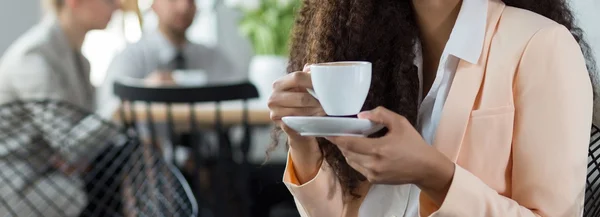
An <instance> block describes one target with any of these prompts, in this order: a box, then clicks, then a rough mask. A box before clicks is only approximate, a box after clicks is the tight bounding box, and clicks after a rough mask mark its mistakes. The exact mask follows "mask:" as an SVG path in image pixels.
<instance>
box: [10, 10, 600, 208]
mask: <svg viewBox="0 0 600 217" xmlns="http://www.w3.org/2000/svg"><path fill="white" fill-rule="evenodd" d="M299 1H300V0H195V5H194V7H197V13H196V14H195V16H194V19H193V23H192V24H191V26H190V27H189V29H187V32H186V36H187V40H189V41H190V42H192V43H196V44H200V45H202V46H204V47H206V48H208V49H210V50H211V51H213V52H219V53H221V54H222V55H223V56H224V57H226V59H228V60H229V64H228V65H229V66H230V67H231V68H230V70H231V71H235V72H237V73H239V74H238V75H236V76H237V77H239V78H240V80H247V81H250V83H251V84H253V85H254V86H255V88H256V92H257V93H258V96H257V97H252V96H248V97H242V98H244V99H246V98H253V99H252V100H250V101H249V104H250V105H249V107H247V108H246V107H245V108H246V109H244V111H247V110H248V108H249V117H250V118H249V119H250V121H249V122H248V123H249V124H248V123H246V122H244V121H239V120H238V119H240V118H239V117H245V116H242V115H241V111H242V109H239V108H241V107H239V106H238V105H237V104H235V103H233V104H232V105H229V106H225V105H224V108H223V111H224V112H225V115H224V118H223V121H224V122H223V123H228V121H229V122H231V123H229V124H230V125H231V127H227V130H228V132H227V133H226V134H228V135H229V134H232V136H231V138H232V140H233V141H238V140H242V141H244V139H246V138H248V139H249V140H250V141H248V142H247V143H248V146H249V150H248V151H247V152H248V153H247V155H248V156H247V158H248V159H245V157H243V159H245V160H237V161H236V162H238V163H239V162H240V161H242V162H246V161H247V163H248V164H249V165H250V166H248V167H244V169H243V170H242V171H248V170H249V171H251V172H249V176H250V178H248V180H251V181H249V183H250V184H248V186H247V188H249V189H250V191H251V192H252V193H251V194H250V195H247V196H246V197H239V198H243V199H240V200H249V201H251V202H248V203H247V204H249V205H248V207H250V208H248V209H241V208H240V207H239V206H238V205H239V204H238V203H236V202H231V201H229V202H231V203H229V202H228V203H226V204H224V203H223V202H214V201H213V202H210V200H207V201H208V202H206V201H204V202H206V204H211V205H201V206H200V207H199V214H200V216H217V215H216V214H214V213H215V212H214V211H211V210H213V207H214V206H223V207H225V208H226V209H233V210H235V209H237V208H240V209H241V210H245V211H243V212H247V213H242V214H239V213H238V214H232V213H235V212H230V214H229V216H299V215H298V213H297V211H296V208H295V205H294V202H293V199H292V198H291V196H290V195H289V192H287V189H286V187H285V186H284V185H283V184H282V182H281V180H282V176H283V170H284V167H285V163H286V161H285V159H286V150H285V148H284V147H280V148H279V149H277V150H275V151H274V152H272V153H271V154H270V156H269V157H270V160H269V161H267V162H266V163H265V159H266V157H267V155H266V150H267V149H268V146H269V145H270V144H271V141H272V137H271V135H270V134H271V132H272V128H273V126H272V125H271V124H270V122H269V117H268V110H267V108H266V99H267V98H268V96H269V93H270V92H271V90H270V87H271V84H272V82H273V81H274V80H275V79H276V78H279V77H281V76H282V75H284V74H285V68H286V64H287V54H288V47H287V43H288V39H289V37H288V36H289V34H290V30H291V28H292V25H293V20H294V15H295V9H297V7H298V6H299V4H300V3H299ZM153 2H154V0H124V1H123V3H122V5H123V10H117V11H116V12H115V13H114V14H113V16H112V18H111V20H110V22H109V24H108V27H107V28H106V29H102V30H92V31H90V32H89V33H88V34H87V37H86V38H85V41H84V43H83V45H82V47H81V53H82V54H83V56H85V57H86V58H87V60H89V63H90V69H89V73H90V74H89V82H90V83H91V84H92V85H93V86H94V87H97V88H100V87H101V86H103V85H104V83H105V81H106V79H107V78H108V77H109V76H108V75H109V72H110V66H111V63H112V62H113V60H114V59H115V57H117V56H118V55H119V54H120V53H122V52H123V51H124V50H125V48H126V47H128V46H129V45H132V44H136V43H138V42H140V40H142V38H143V37H144V36H145V35H146V34H148V33H152V32H155V31H156V30H157V28H158V18H157V15H156V13H155V12H154V11H153V9H152V5H153ZM571 4H572V7H573V8H574V10H575V12H576V16H577V19H578V21H579V23H580V26H581V27H582V28H583V29H584V31H585V32H586V36H587V40H588V41H589V42H590V44H591V46H592V48H593V50H594V52H595V54H596V57H600V24H599V21H600V1H597V0H571ZM42 5H43V4H42V2H41V1H40V0H0V18H1V19H0V54H2V55H4V53H5V51H6V50H7V49H8V48H9V47H10V46H11V45H12V44H13V43H14V41H15V40H16V39H17V38H18V37H19V36H21V35H22V34H24V33H25V32H26V31H27V30H28V29H30V28H32V27H33V26H34V25H36V24H37V23H39V22H40V21H41V20H42V19H43V18H44V16H45V15H46V14H47V13H48V10H47V8H45V7H43V6H42ZM598 63H599V64H600V61H598ZM599 68H600V66H599ZM232 88H239V87H238V86H235V87H232ZM240 90H242V89H240ZM166 91H168V90H166ZM242 92H244V91H242ZM182 106H183V105H181V106H180V107H177V108H175V109H174V111H173V112H174V113H175V114H174V116H175V117H176V118H177V117H180V116H182V115H179V114H177V112H179V113H181V114H183V113H185V115H186V116H185V117H184V118H181V119H189V117H188V116H189V114H187V113H186V112H187V111H188V110H185V108H181V107H182ZM236 106H237V107H236ZM161 108H162V107H161ZM152 109H153V110H152V111H153V112H154V110H159V109H160V108H155V107H152ZM203 109H204V107H202V108H199V109H197V110H198V111H200V112H205V111H208V110H210V112H212V113H210V114H213V113H215V109H208V110H203ZM140 111H145V110H143V109H142V110H140ZM159 111H160V112H164V111H165V110H164V109H163V110H159ZM167 111H169V112H171V110H170V109H169V110H167ZM183 111H185V112H183ZM160 112H157V113H160ZM161 114H162V113H161ZM167 116H169V117H170V116H171V115H170V114H169V115H167ZM208 116H210V115H208ZM161 117H163V118H165V116H164V115H163V116H161ZM231 117H235V118H231ZM228 118H229V119H228ZM165 119H166V118H165ZM192 119H194V117H193V116H192ZM192 119H190V120H192ZM217 119H218V118H217ZM230 119H231V120H230ZM233 119H235V120H233ZM211 120H212V119H211ZM240 120H241V119H240ZM0 121H3V120H0ZM167 121H168V120H167ZM167 121H163V122H167ZM192 121H196V120H192ZM144 123H145V124H148V123H147V122H144ZM169 123H170V122H169ZM220 123H221V122H216V123H215V122H214V121H212V122H210V123H208V122H202V123H201V124H205V125H211V126H212V125H214V124H220ZM134 124H135V123H134ZM138 124H139V123H138ZM150 124H152V120H151V121H150ZM159 125H160V124H159ZM175 125H177V123H175ZM240 125H243V126H241V127H240ZM246 125H248V126H250V127H248V126H246ZM163 126H164V123H163ZM218 126H220V125H218ZM244 127H248V128H250V129H249V131H247V132H249V133H250V134H251V136H250V137H244V136H241V135H242V134H243V132H245V129H243V128H244ZM229 130H231V131H229ZM142 131H143V130H142ZM207 131H210V130H207ZM217 131H218V130H217ZM145 132H146V134H152V132H153V131H152V130H150V131H148V130H146V131H145ZM204 133H205V135H206V134H210V133H206V132H204ZM183 134H184V135H183V137H181V138H184V137H185V134H186V133H183ZM217 134H219V133H217ZM219 135H220V134H219ZM219 135H217V136H216V137H219ZM140 136H141V137H142V138H144V137H147V138H149V137H152V135H145V134H144V133H140ZM178 136H180V135H178ZM206 137H207V138H211V136H206ZM242 137H243V138H242ZM228 139H229V137H228ZM228 139H226V140H228ZM184 140H185V139H182V140H177V142H173V141H170V142H173V143H174V144H173V145H174V146H177V145H178V144H179V143H181V144H183V143H185V142H184ZM213 140H214V139H213ZM219 141H220V140H219ZM229 142H230V141H228V143H229ZM0 143H1V142H0ZM175 143H177V144H175ZM188 143H189V142H188ZM213 143H214V142H213ZM216 143H218V144H221V143H222V141H220V142H216ZM233 143H235V142H233ZM241 143H242V144H246V143H244V142H241ZM183 146H185V145H183ZM234 146H235V145H234ZM241 146H243V145H241ZM188 149H189V147H188ZM242 149H243V148H242ZM192 150H195V149H193V148H192ZM171 152H172V153H179V152H177V151H176V150H175V148H171ZM242 152H244V151H243V150H242ZM1 153H2V152H0V154H1ZM182 153H183V154H181V156H189V155H190V151H189V150H188V151H187V152H186V151H183V152H182ZM165 155H169V154H165ZM244 155H245V154H244ZM173 156H174V157H173V158H175V159H172V160H173V161H185V158H186V157H178V156H179V155H177V154H173ZM179 158H182V159H179ZM166 159H168V157H166ZM176 164H177V163H176ZM185 165H186V164H185V163H179V164H178V166H179V167H181V168H185ZM208 167H210V166H208ZM195 169H196V170H195V171H198V170H201V169H202V168H195ZM211 169H214V168H209V169H208V170H209V171H211ZM182 170H184V169H182ZM208 173H210V172H208ZM233 173H235V172H233ZM193 174H196V173H195V172H191V173H190V174H186V173H185V172H184V175H186V179H187V180H188V181H189V182H190V185H191V186H192V189H194V191H195V192H194V194H196V195H197V196H198V195H202V193H199V192H198V191H203V189H204V188H208V189H211V188H212V187H211V186H210V185H209V187H206V186H205V187H204V188H203V187H198V188H196V187H195V186H196V184H195V183H194V182H195V181H197V179H196V178H197V177H191V178H190V176H194V175H193ZM201 174H206V173H201ZM224 179H228V178H224ZM214 181H215V180H213V182H212V183H213V184H214V183H215V182H214ZM216 181H217V182H219V180H218V179H217V180H216ZM0 184H1V182H0ZM204 190H205V189H204ZM0 193H1V191H0ZM213 194H220V193H213ZM0 196H1V194H0ZM0 199H1V198H0ZM198 200H199V201H200V202H202V200H203V199H198ZM215 204H216V205H215ZM236 204H238V205H236ZM1 206H3V204H2V203H0V214H2V208H1ZM221 214H222V213H221ZM221 216H227V215H221Z"/></svg>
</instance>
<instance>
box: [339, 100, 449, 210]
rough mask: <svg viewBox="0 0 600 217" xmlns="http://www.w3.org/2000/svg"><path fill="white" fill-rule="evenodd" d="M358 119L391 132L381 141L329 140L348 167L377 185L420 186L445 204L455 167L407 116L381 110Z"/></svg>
mask: <svg viewBox="0 0 600 217" xmlns="http://www.w3.org/2000/svg"><path fill="white" fill-rule="evenodd" d="M358 117H359V118H363V119H369V120H371V121H373V122H376V123H380V124H383V125H385V126H386V127H387V128H388V130H389V132H388V133H387V134H386V135H385V136H384V137H381V138H357V137H331V138H327V139H328V140H330V141H331V142H332V143H333V144H336V145H337V146H338V147H339V149H340V150H341V151H342V153H343V154H344V156H345V157H346V161H347V162H348V164H349V165H350V166H352V167H353V168H354V169H356V170H357V171H359V172H360V173H362V174H363V175H364V176H365V177H367V179H368V180H369V181H370V182H371V183H374V184H390V185H400V184H416V185H417V186H419V187H420V188H421V190H423V191H424V192H425V193H427V194H428V195H429V196H430V197H431V198H432V199H433V200H434V201H436V202H439V204H441V203H442V202H443V201H444V198H445V197H446V194H447V192H448V188H449V187H450V183H451V182H452V177H453V176H454V163H453V162H452V161H450V160H449V159H448V158H446V157H445V156H444V155H443V154H442V153H440V152H439V151H437V150H436V149H435V148H434V147H432V146H430V145H428V144H427V143H426V142H425V141H424V140H423V138H422V137H421V135H420V134H419V133H418V132H417V131H416V130H415V128H414V127H413V126H412V125H411V124H410V122H409V121H408V120H407V119H406V118H404V117H403V116H400V115H398V114H396V113H394V112H392V111H390V110H387V109H385V108H383V107H379V108H377V109H375V110H372V111H367V112H362V113H361V114H359V115H358Z"/></svg>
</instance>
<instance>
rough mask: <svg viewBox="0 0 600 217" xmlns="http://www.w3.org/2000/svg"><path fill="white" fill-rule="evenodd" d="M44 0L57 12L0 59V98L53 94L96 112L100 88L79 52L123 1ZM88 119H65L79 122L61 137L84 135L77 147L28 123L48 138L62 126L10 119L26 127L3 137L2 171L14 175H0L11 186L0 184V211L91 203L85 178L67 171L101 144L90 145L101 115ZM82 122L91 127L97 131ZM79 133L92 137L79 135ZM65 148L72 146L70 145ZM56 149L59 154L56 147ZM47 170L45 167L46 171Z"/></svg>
mask: <svg viewBox="0 0 600 217" xmlns="http://www.w3.org/2000/svg"><path fill="white" fill-rule="evenodd" d="M46 3H48V5H49V6H51V8H52V13H50V14H49V15H48V16H46V17H45V18H44V19H43V21H42V22H41V23H39V24H37V25H36V26H34V27H33V28H32V29H30V30H29V31H28V32H27V33H25V34H24V35H23V36H21V37H20V38H19V39H18V40H17V41H16V42H14V43H13V45H12V46H11V47H10V48H9V49H8V50H7V51H6V53H5V54H4V56H3V58H2V59H1V60H0V104H4V103H10V102H13V101H17V100H31V99H34V100H45V99H51V100H60V101H66V102H69V103H71V104H73V105H75V106H78V107H81V108H85V109H87V110H89V111H93V109H94V107H95V106H94V100H95V99H94V98H95V97H94V95H95V94H94V89H93V87H92V85H91V84H90V80H89V72H90V68H89V63H88V61H87V60H86V59H85V57H84V56H83V55H81V52H80V50H81V45H82V44H83V41H84V39H85V35H86V33H87V32H89V31H91V30H94V29H104V28H106V26H107V25H108V22H109V21H110V19H111V16H112V13H113V12H114V11H115V10H116V9H117V8H118V6H119V5H118V4H119V1H118V0H49V1H47V2H46ZM46 115H47V114H46ZM59 118H63V119H64V117H59ZM41 120H44V119H41ZM86 120H87V119H83V120H72V121H73V123H65V126H75V125H74V124H75V123H78V125H77V126H76V127H74V130H73V133H69V134H68V135H65V134H66V133H64V132H61V133H64V134H62V135H60V136H66V137H68V138H70V139H72V140H78V141H80V142H76V143H74V144H76V145H77V147H68V145H69V144H63V143H57V141H46V142H47V143H48V144H44V145H42V144H40V142H39V140H40V135H38V134H39V133H40V132H39V131H38V130H31V131H27V130H26V129H34V128H35V129H41V131H45V132H43V134H44V136H47V137H52V136H56V135H55V134H56V133H57V132H56V131H54V130H53V129H47V128H36V126H35V125H36V124H38V123H34V122H33V121H28V120H19V122H18V123H12V124H15V125H16V124H21V125H20V126H15V129H21V130H22V131H21V132H18V133H14V134H12V135H10V136H11V138H6V137H4V138H2V140H1V141H0V170H2V171H3V172H4V174H12V175H9V178H10V180H7V179H0V186H4V187H7V186H10V188H0V195H2V197H1V198H0V204H2V203H1V202H6V204H2V205H0V216H31V215H33V216H49V217H52V216H56V217H59V216H60V217H65V216H78V215H80V214H81V213H82V211H83V210H84V208H85V207H86V206H87V205H88V204H87V203H88V200H87V199H88V198H87V197H86V192H84V187H83V181H82V180H80V179H79V177H76V176H72V175H69V173H70V172H71V171H72V169H73V168H72V167H71V166H70V165H73V164H74V165H75V166H76V165H77V164H76V162H75V161H78V160H80V156H84V155H83V153H85V154H86V155H85V156H90V155H89V154H90V151H92V150H97V149H99V147H100V145H99V144H97V143H94V144H89V143H90V141H89V136H90V135H101V134H100V133H102V132H103V130H105V129H104V128H97V127H95V126H94V125H89V124H90V123H92V124H93V123H97V121H94V122H88V121H86ZM5 121H8V120H5ZM81 129H88V130H90V129H93V130H94V131H95V133H90V132H83V131H82V130H81ZM46 131H48V132H46ZM17 134H18V135H17ZM77 136H79V137H82V136H83V137H86V138H88V139H87V140H86V138H81V140H79V139H77V138H79V137H77ZM43 138H46V137H43ZM57 138H61V137H57ZM10 140H16V141H17V142H18V143H17V144H20V146H19V147H13V146H12V145H10V144H11V143H10V142H14V141H10ZM85 141H87V143H86V142H85ZM67 148H70V149H69V150H68V151H66V149H67ZM29 150H35V152H32V153H33V154H31V155H29V156H25V157H23V156H18V153H28V151H29ZM76 150H78V151H79V153H76ZM58 152H60V154H56V153H58ZM51 156H52V157H51ZM65 162H70V163H72V164H66V163H65ZM48 167H50V169H49V168H48ZM46 170H47V171H48V172H43V173H42V171H46ZM15 174H16V175H15ZM19 174H20V175H19ZM10 183H12V185H10ZM57 188H58V190H57ZM11 189H12V190H11ZM36 189H37V190H36ZM5 206H6V207H5ZM7 207H8V208H9V209H6V208H7ZM40 212H41V213H40ZM11 214H12V215H11Z"/></svg>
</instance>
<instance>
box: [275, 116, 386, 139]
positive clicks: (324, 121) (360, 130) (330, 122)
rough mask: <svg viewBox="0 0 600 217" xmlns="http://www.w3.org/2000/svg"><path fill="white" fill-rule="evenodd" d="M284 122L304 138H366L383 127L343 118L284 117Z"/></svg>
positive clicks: (365, 121)
mask: <svg viewBox="0 0 600 217" xmlns="http://www.w3.org/2000/svg"><path fill="white" fill-rule="evenodd" d="M282 120H283V122H284V123H285V124H286V125H287V126H288V127H290V128H292V129H294V130H295V131H296V132H298V133H300V135H302V136H314V137H326V136H358V137H365V136H368V135H371V134H373V133H375V132H377V131H379V130H381V129H383V127H384V126H383V125H380V124H376V123H373V122H371V121H369V120H365V119H358V118H342V117H301V116H290V117H283V118H282Z"/></svg>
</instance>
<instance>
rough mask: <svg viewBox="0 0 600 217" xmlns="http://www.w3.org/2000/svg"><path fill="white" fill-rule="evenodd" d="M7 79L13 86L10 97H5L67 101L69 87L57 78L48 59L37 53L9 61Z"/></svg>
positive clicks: (7, 98)
mask: <svg viewBox="0 0 600 217" xmlns="http://www.w3.org/2000/svg"><path fill="white" fill-rule="evenodd" d="M9 64H11V67H8V68H7V69H6V70H7V73H8V79H9V80H10V82H11V83H12V84H11V85H12V87H13V88H15V89H14V91H13V94H15V95H14V96H12V97H6V100H7V102H8V101H9V100H11V101H14V100H18V99H23V100H27V99H54V100H65V101H68V94H67V91H69V90H68V89H69V87H66V86H65V85H64V84H63V82H61V81H60V80H59V76H57V75H56V72H54V70H52V67H51V65H50V64H49V63H48V61H47V60H46V59H45V58H44V57H43V56H42V55H39V54H28V55H26V56H23V57H22V58H21V59H20V60H19V61H16V62H12V63H9Z"/></svg>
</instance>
